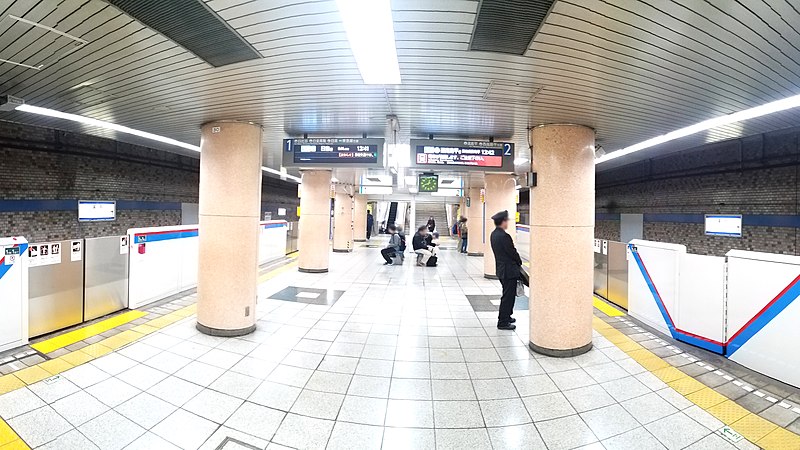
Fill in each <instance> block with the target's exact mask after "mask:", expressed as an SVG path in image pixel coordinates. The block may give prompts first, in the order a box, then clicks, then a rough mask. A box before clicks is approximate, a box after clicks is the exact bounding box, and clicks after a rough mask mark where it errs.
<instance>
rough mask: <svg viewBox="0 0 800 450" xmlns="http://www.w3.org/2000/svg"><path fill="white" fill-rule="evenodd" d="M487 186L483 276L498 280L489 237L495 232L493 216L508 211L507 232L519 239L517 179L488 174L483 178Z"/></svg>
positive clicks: (499, 174) (510, 176)
mask: <svg viewBox="0 0 800 450" xmlns="http://www.w3.org/2000/svg"><path fill="white" fill-rule="evenodd" d="M483 179H484V183H485V184H486V214H485V216H484V223H485V227H484V230H485V233H486V234H485V236H484V242H485V244H484V247H485V250H484V252H483V276H484V277H486V278H493V279H496V278H497V275H496V274H495V267H494V253H492V244H491V241H490V239H489V236H490V235H491V234H492V231H494V229H495V226H494V221H493V220H492V216H493V215H495V214H497V213H499V212H500V211H503V210H507V211H508V217H509V219H510V220H509V223H508V230H506V232H507V233H508V234H510V235H511V237H512V238H514V240H515V241H516V238H517V223H516V217H517V189H516V187H517V179H516V177H514V175H509V174H502V173H487V174H485V175H484V176H483Z"/></svg>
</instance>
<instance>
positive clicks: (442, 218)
mask: <svg viewBox="0 0 800 450" xmlns="http://www.w3.org/2000/svg"><path fill="white" fill-rule="evenodd" d="M431 216H433V220H435V221H436V230H435V231H438V232H439V235H440V236H450V229H449V227H448V226H447V209H446V208H445V205H444V203H422V202H417V211H416V220H417V223H416V224H415V225H414V226H413V227H412V228H413V229H414V230H416V229H417V227H419V226H422V225H425V224H426V223H428V218H429V217H431Z"/></svg>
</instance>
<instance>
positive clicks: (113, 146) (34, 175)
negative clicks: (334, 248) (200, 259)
mask: <svg viewBox="0 0 800 450" xmlns="http://www.w3.org/2000/svg"><path fill="white" fill-rule="evenodd" d="M198 183H199V160H197V159H195V158H191V157H186V156H181V155H177V154H174V153H169V152H164V151H159V150H155V149H150V148H146V147H141V146H135V145H130V144H125V143H122V142H117V141H113V140H109V139H102V138H97V137H93V136H88V135H81V134H75V133H69V132H64V131H60V130H53V129H48V128H41V127H32V126H27V125H21V124H16V123H12V122H3V121H0V200H77V199H82V200H116V201H120V200H128V201H137V202H153V203H151V206H148V207H157V206H158V205H163V204H168V205H169V207H168V209H127V210H125V209H118V211H117V220H115V221H113V222H96V223H86V222H78V220H77V211H76V210H73V211H46V210H43V211H25V212H17V211H14V212H0V236H11V235H22V236H25V237H26V238H28V239H29V240H30V241H47V240H57V239H70V238H81V237H82V238H87V237H98V236H108V235H115V234H123V233H125V231H126V230H127V229H128V228H135V227H150V226H166V225H179V224H180V223H181V211H180V203H197V201H198ZM298 204H299V200H298V198H297V186H296V185H295V184H294V183H289V182H282V181H280V180H275V179H270V178H266V177H265V178H264V182H263V186H262V209H263V210H271V211H272V212H273V218H277V217H276V215H277V208H278V207H284V208H286V209H287V213H288V214H289V216H288V217H287V220H292V219H294V220H296V215H295V214H296V207H297V205H298ZM152 205H155V206H152ZM176 205H177V209H176V208H175V206H176Z"/></svg>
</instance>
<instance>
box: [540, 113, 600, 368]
mask: <svg viewBox="0 0 800 450" xmlns="http://www.w3.org/2000/svg"><path fill="white" fill-rule="evenodd" d="M530 133H531V136H530V139H531V144H532V148H533V158H532V159H533V164H532V170H533V171H534V172H536V173H537V174H538V177H537V178H538V180H539V181H538V185H537V186H536V187H533V188H531V249H530V255H531V271H530V276H531V302H530V308H529V310H530V319H531V320H530V325H531V330H530V347H531V349H533V350H534V351H536V352H538V353H542V354H545V355H550V356H574V355H579V354H581V353H585V352H587V351H589V350H590V349H591V348H592V288H593V258H594V256H593V253H592V243H593V239H594V130H592V129H591V128H589V127H585V126H582V125H566V124H553V125H542V126H539V127H536V128H534V129H533V130H531V132H530Z"/></svg>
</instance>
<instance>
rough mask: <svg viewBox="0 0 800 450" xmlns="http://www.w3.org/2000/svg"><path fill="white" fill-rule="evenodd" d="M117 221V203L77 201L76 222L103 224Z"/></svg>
mask: <svg viewBox="0 0 800 450" xmlns="http://www.w3.org/2000/svg"><path fill="white" fill-rule="evenodd" d="M111 220H117V202H115V201H96V200H78V221H80V222H103V221H111Z"/></svg>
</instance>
